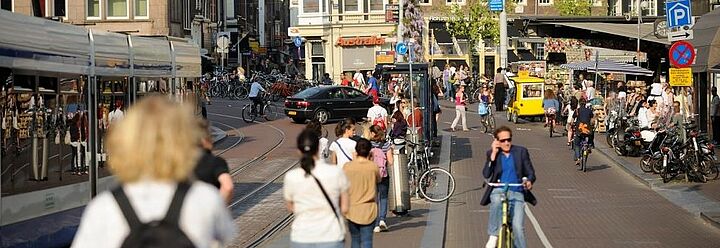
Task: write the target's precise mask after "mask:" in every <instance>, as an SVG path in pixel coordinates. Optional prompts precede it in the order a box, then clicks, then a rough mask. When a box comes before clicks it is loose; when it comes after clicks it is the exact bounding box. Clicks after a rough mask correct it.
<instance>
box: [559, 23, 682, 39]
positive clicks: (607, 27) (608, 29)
mask: <svg viewBox="0 0 720 248" xmlns="http://www.w3.org/2000/svg"><path fill="white" fill-rule="evenodd" d="M547 24H553V25H556V26H565V27H571V28H577V29H585V30H590V31H594V32H600V33H606V34H612V35H619V36H623V37H628V38H637V37H638V31H637V24H620V23H595V22H550V23H547ZM640 39H642V40H644V41H650V42H655V43H660V44H666V45H669V44H670V42H669V41H668V40H667V39H659V38H657V37H655V28H654V24H653V23H643V24H641V25H640Z"/></svg>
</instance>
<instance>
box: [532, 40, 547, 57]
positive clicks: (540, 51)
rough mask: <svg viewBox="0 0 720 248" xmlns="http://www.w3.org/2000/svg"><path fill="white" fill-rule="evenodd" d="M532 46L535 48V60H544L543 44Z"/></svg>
mask: <svg viewBox="0 0 720 248" xmlns="http://www.w3.org/2000/svg"><path fill="white" fill-rule="evenodd" d="M533 46H534V47H535V49H533V50H534V52H535V58H536V59H537V60H545V44H544V43H535V44H533Z"/></svg>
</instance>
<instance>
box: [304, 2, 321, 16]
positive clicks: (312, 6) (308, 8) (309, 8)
mask: <svg viewBox="0 0 720 248" xmlns="http://www.w3.org/2000/svg"><path fill="white" fill-rule="evenodd" d="M302 1H303V2H302V3H303V13H318V12H320V0H302Z"/></svg>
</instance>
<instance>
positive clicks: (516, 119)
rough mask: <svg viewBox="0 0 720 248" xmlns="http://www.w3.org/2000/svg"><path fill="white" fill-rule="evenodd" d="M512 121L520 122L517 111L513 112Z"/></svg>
mask: <svg viewBox="0 0 720 248" xmlns="http://www.w3.org/2000/svg"><path fill="white" fill-rule="evenodd" d="M512 122H513V123H514V124H517V123H518V114H517V113H515V112H513V114H512Z"/></svg>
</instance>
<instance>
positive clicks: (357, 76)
mask: <svg viewBox="0 0 720 248" xmlns="http://www.w3.org/2000/svg"><path fill="white" fill-rule="evenodd" d="M353 80H356V81H357V82H358V83H359V84H360V85H365V78H364V77H363V74H362V73H360V72H356V73H355V75H353Z"/></svg>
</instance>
